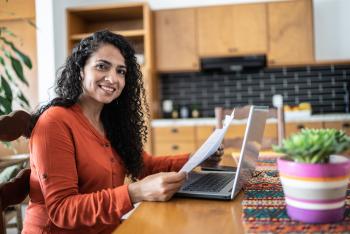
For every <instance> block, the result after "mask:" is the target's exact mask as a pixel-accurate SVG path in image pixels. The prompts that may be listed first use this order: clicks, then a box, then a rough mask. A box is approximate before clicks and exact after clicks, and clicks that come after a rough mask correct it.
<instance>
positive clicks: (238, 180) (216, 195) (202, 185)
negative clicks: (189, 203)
mask: <svg viewBox="0 0 350 234" xmlns="http://www.w3.org/2000/svg"><path fill="white" fill-rule="evenodd" d="M267 115H268V107H262V106H251V108H250V111H249V116H248V119H247V125H246V129H245V134H244V138H243V142H242V147H241V152H240V157H239V161H238V166H237V169H236V171H234V172H232V171H231V172H230V171H200V172H195V171H191V172H189V173H188V179H187V180H186V182H185V183H184V185H183V186H182V187H181V189H180V190H179V191H178V192H177V193H176V194H175V195H176V196H179V197H194V198H207V199H221V200H232V199H233V198H234V197H235V196H236V195H237V194H238V193H239V191H240V190H241V189H242V188H243V186H244V185H245V184H246V183H247V182H248V180H249V179H250V178H251V177H252V175H253V172H254V170H255V165H256V162H257V160H258V157H259V151H260V148H261V142H262V138H263V134H264V129H265V124H266V119H267Z"/></svg>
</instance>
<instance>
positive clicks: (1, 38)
mask: <svg viewBox="0 0 350 234" xmlns="http://www.w3.org/2000/svg"><path fill="white" fill-rule="evenodd" d="M15 40H18V37H17V36H16V35H15V34H14V33H12V32H11V31H10V30H9V29H7V28H6V27H0V115H3V114H8V113H10V112H11V111H12V107H13V103H15V102H17V103H19V104H20V105H21V106H22V107H23V108H29V102H28V100H27V98H26V97H25V95H24V93H23V92H22V91H21V90H20V89H19V85H18V84H19V83H23V84H25V85H27V86H28V81H27V79H26V77H25V75H24V68H25V67H27V68H28V69H31V68H32V62H31V60H30V58H29V57H28V56H27V55H25V54H24V53H23V52H21V51H20V50H19V49H18V48H17V47H16V46H15Z"/></svg>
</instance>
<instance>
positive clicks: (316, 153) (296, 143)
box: [273, 129, 350, 163]
mask: <svg viewBox="0 0 350 234" xmlns="http://www.w3.org/2000/svg"><path fill="white" fill-rule="evenodd" d="M348 149H350V137H349V136H348V135H346V134H345V132H343V131H341V130H336V129H302V130H301V131H300V132H299V133H296V134H294V135H292V136H290V137H289V138H288V139H285V140H284V141H283V142H282V146H273V150H274V151H276V152H280V153H284V154H286V155H288V156H289V157H290V158H292V159H293V160H294V161H296V162H305V163H328V162H329V156H330V155H331V154H336V153H341V152H344V151H346V150H348Z"/></svg>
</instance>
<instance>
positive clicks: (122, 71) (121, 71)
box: [117, 69, 126, 76]
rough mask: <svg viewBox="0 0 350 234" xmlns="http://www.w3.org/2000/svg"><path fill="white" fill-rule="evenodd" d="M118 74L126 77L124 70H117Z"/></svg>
mask: <svg viewBox="0 0 350 234" xmlns="http://www.w3.org/2000/svg"><path fill="white" fill-rule="evenodd" d="M117 72H118V74H120V75H123V76H125V75H126V70H124V69H118V70H117Z"/></svg>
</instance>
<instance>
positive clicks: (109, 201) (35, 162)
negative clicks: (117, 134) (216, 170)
mask: <svg viewBox="0 0 350 234" xmlns="http://www.w3.org/2000/svg"><path fill="white" fill-rule="evenodd" d="M130 140H132V139H130ZM29 147H30V167H31V170H32V173H31V176H30V194H29V196H30V202H29V206H28V208H27V210H26V217H25V222H24V229H23V233H85V234H87V233H111V232H112V231H113V230H114V229H115V228H116V227H117V226H118V225H119V223H120V218H121V217H122V216H123V215H124V214H125V213H127V212H128V211H130V210H131V209H132V208H133V205H132V203H131V201H130V196H129V193H128V187H127V186H128V185H127V184H124V178H125V173H126V171H125V167H124V165H123V162H122V160H121V158H120V157H119V155H118V153H117V152H116V151H115V150H114V149H113V148H112V147H111V145H110V142H109V141H108V140H107V139H106V138H105V137H104V136H102V135H101V134H100V133H99V132H98V131H97V130H96V129H95V128H94V127H93V126H92V125H91V124H90V122H89V121H88V120H87V118H86V117H85V116H84V115H83V112H82V110H81V108H80V106H79V105H77V104H76V105H74V106H72V107H70V108H64V107H51V108H49V109H48V110H46V111H45V112H44V113H43V114H42V116H41V117H40V118H39V120H38V122H37V124H36V126H35V128H34V130H33V132H32V135H31V138H30V142H29ZM143 160H144V171H145V173H144V174H145V175H144V176H146V175H149V174H153V173H157V172H161V171H177V170H179V169H180V168H181V167H182V165H183V164H184V163H185V162H186V161H187V160H188V155H178V156H171V157H152V156H150V155H148V154H147V153H144V154H143Z"/></svg>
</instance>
